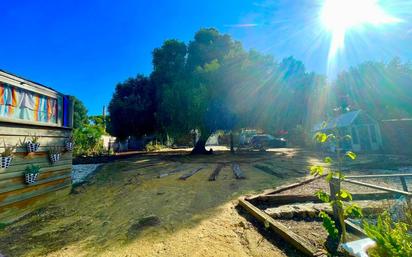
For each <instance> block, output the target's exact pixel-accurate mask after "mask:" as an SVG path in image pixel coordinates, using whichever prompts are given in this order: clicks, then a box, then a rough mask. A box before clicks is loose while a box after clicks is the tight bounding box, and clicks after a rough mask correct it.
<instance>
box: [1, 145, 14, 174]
mask: <svg viewBox="0 0 412 257" xmlns="http://www.w3.org/2000/svg"><path fill="white" fill-rule="evenodd" d="M3 144H4V150H3V152H2V153H1V163H0V168H2V169H7V168H8V167H9V166H10V164H11V160H12V159H13V151H14V150H15V149H16V148H17V146H10V145H7V144H6V142H5V141H4V140H3Z"/></svg>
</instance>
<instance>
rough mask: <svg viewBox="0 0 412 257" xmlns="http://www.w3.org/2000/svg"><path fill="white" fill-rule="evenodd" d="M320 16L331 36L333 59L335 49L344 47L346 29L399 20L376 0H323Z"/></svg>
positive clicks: (331, 55) (330, 53)
mask: <svg viewBox="0 0 412 257" xmlns="http://www.w3.org/2000/svg"><path fill="white" fill-rule="evenodd" d="M320 18H321V22H322V24H323V26H324V27H325V29H326V30H327V31H328V32H329V33H331V37H332V39H331V43H330V50H329V59H333V58H334V57H335V55H336V53H337V51H338V50H339V49H341V48H343V47H344V44H345V35H346V34H347V32H348V30H350V29H353V28H356V27H360V26H363V25H373V26H379V25H382V24H387V23H398V22H400V19H398V18H396V17H393V16H391V15H389V14H388V13H386V11H385V10H384V9H383V7H382V6H380V5H379V2H378V1H377V0H361V1H359V0H325V1H324V3H323V6H322V9H321V14H320Z"/></svg>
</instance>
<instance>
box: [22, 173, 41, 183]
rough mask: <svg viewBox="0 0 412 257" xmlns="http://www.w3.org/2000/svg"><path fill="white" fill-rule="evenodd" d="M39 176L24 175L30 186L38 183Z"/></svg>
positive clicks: (35, 174) (32, 174) (36, 174)
mask: <svg viewBox="0 0 412 257" xmlns="http://www.w3.org/2000/svg"><path fill="white" fill-rule="evenodd" d="M38 175H39V174H38V173H26V174H24V180H25V181H26V184H29V185H30V184H33V183H36V181H37V176H38Z"/></svg>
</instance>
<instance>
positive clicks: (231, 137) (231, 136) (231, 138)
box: [230, 132, 235, 153]
mask: <svg viewBox="0 0 412 257" xmlns="http://www.w3.org/2000/svg"><path fill="white" fill-rule="evenodd" d="M230 152H231V153H235V148H233V133H232V132H230Z"/></svg>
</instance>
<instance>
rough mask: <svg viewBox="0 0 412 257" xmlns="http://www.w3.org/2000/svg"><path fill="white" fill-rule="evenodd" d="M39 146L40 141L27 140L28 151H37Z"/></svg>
mask: <svg viewBox="0 0 412 257" xmlns="http://www.w3.org/2000/svg"><path fill="white" fill-rule="evenodd" d="M39 147H40V143H33V142H30V141H29V142H27V151H28V152H29V153H34V152H37V150H39Z"/></svg>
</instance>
